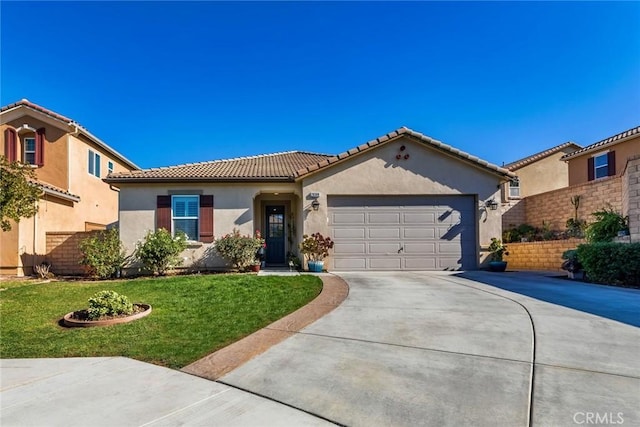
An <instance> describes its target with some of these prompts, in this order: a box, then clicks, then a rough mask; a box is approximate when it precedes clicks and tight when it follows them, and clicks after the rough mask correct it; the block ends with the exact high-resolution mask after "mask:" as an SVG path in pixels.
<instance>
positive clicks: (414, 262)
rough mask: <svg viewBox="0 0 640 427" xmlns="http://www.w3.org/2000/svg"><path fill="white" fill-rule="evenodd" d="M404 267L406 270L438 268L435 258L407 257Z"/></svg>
mask: <svg viewBox="0 0 640 427" xmlns="http://www.w3.org/2000/svg"><path fill="white" fill-rule="evenodd" d="M404 268H405V269H406V270H436V259H435V258H427V257H422V258H405V262H404Z"/></svg>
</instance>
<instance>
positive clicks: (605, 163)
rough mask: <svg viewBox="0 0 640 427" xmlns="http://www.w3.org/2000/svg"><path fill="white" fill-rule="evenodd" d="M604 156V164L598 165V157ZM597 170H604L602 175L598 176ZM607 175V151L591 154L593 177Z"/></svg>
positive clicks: (598, 177)
mask: <svg viewBox="0 0 640 427" xmlns="http://www.w3.org/2000/svg"><path fill="white" fill-rule="evenodd" d="M603 157H604V164H603V165H600V166H598V159H601V158H603ZM598 170H600V171H602V170H604V175H602V176H598ZM608 176H609V152H608V151H607V152H606V153H602V154H598V155H595V156H593V179H600V178H606V177H608Z"/></svg>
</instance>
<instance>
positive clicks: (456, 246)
mask: <svg viewBox="0 0 640 427" xmlns="http://www.w3.org/2000/svg"><path fill="white" fill-rule="evenodd" d="M438 252H439V253H441V254H446V255H449V254H459V253H460V243H458V242H440V243H438Z"/></svg>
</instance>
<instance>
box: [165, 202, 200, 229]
mask: <svg viewBox="0 0 640 427" xmlns="http://www.w3.org/2000/svg"><path fill="white" fill-rule="evenodd" d="M179 199H195V201H196V216H189V215H187V213H188V212H185V216H176V212H175V211H176V210H175V204H176V200H179ZM184 219H190V220H194V219H195V220H196V235H195V236H190V235H188V234H187V239H188V240H190V241H197V240H198V238H199V236H200V196H199V195H196V194H181V195H173V196H171V234H172V235H173V236H175V235H176V229H177V227H176V220H184Z"/></svg>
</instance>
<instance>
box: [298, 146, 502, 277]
mask: <svg viewBox="0 0 640 427" xmlns="http://www.w3.org/2000/svg"><path fill="white" fill-rule="evenodd" d="M402 145H404V146H405V147H406V149H405V150H404V151H403V152H402V155H403V156H404V155H406V154H409V156H410V157H409V159H407V160H405V159H404V158H403V159H401V160H397V159H396V155H397V154H399V153H400V147H401V146H402ZM302 190H303V191H302V193H303V204H304V207H305V210H304V213H303V215H302V216H303V224H304V232H305V233H307V234H310V233H314V232H320V233H322V234H323V235H328V234H329V227H328V211H327V196H328V195H377V194H384V195H421V194H424V195H445V194H446V195H455V194H459V195H477V200H478V201H480V202H484V201H486V200H489V199H491V198H495V200H496V201H499V200H500V179H499V177H498V176H496V175H493V174H491V173H488V172H486V171H484V170H483V169H480V168H477V167H475V166H472V165H469V164H468V163H465V162H462V161H461V160H458V159H455V158H453V157H450V156H448V155H445V154H442V153H440V152H439V151H436V150H433V149H430V148H427V147H425V146H424V145H422V144H418V143H415V142H413V141H411V140H410V139H407V138H401V139H398V140H395V141H392V142H389V143H387V144H385V145H383V146H381V147H379V148H377V149H375V150H370V151H368V152H365V153H363V154H360V155H358V156H355V157H352V158H349V159H347V160H346V161H345V162H343V163H341V164H337V165H336V166H333V167H330V168H327V169H325V170H323V171H320V172H318V173H316V174H314V175H311V176H310V177H308V178H306V179H304V180H303V187H302ZM312 192H319V193H320V198H319V199H318V201H319V202H320V208H319V210H318V211H313V210H311V208H310V203H311V200H310V199H308V195H309V193H312ZM482 204H484V203H482ZM499 212H500V211H499V210H496V211H491V210H486V209H485V208H484V207H480V206H478V212H477V218H478V223H479V227H478V243H479V245H481V246H485V245H488V244H489V242H490V240H491V237H497V236H500V235H501V234H502V221H501V217H500V213H499ZM479 253H480V251H479ZM481 256H484V255H483V254H481ZM327 265H328V268H331V259H329V260H328V264H327Z"/></svg>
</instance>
